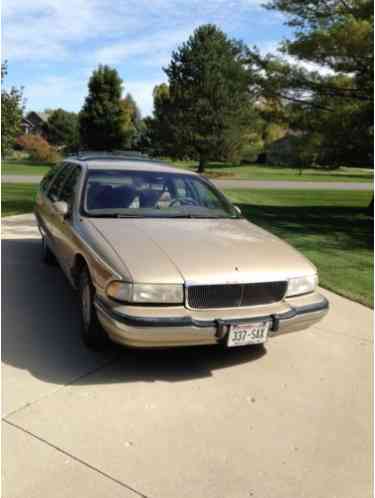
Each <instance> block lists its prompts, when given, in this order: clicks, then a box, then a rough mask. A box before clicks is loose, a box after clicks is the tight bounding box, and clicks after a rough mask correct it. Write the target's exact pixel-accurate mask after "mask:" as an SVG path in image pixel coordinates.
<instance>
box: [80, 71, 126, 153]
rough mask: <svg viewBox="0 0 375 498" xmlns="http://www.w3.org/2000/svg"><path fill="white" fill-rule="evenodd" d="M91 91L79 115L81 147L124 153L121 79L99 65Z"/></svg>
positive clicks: (124, 135)
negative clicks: (119, 150)
mask: <svg viewBox="0 0 375 498" xmlns="http://www.w3.org/2000/svg"><path fill="white" fill-rule="evenodd" d="M88 87H89V94H88V96H87V97H86V100H85V103H84V105H83V107H82V110H81V112H80V113H79V131H80V137H81V143H82V145H84V146H85V147H88V148H89V149H92V150H113V149H121V147H123V144H124V141H125V139H126V133H125V129H124V120H125V116H124V112H123V108H122V106H121V94H122V80H121V78H120V77H119V75H118V73H117V71H116V69H113V68H111V67H109V66H102V65H100V66H99V67H98V69H96V70H95V71H94V72H93V74H92V76H91V78H90V80H89V84H88Z"/></svg>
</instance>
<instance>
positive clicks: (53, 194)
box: [47, 164, 74, 202]
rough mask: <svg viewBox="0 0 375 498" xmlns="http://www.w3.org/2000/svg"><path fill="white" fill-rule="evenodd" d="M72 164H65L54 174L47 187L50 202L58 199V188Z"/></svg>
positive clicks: (67, 174)
mask: <svg viewBox="0 0 375 498" xmlns="http://www.w3.org/2000/svg"><path fill="white" fill-rule="evenodd" d="M73 167H74V166H73V165H71V164H67V165H65V166H64V167H63V168H62V169H61V170H60V171H59V172H58V173H57V175H56V176H55V178H54V179H53V181H52V184H51V186H50V187H49V189H48V192H47V196H48V198H49V199H50V200H51V201H52V202H56V201H58V200H59V193H60V189H61V187H62V185H63V183H64V182H65V180H66V178H67V177H68V176H69V174H70V173H71V171H72V168H73Z"/></svg>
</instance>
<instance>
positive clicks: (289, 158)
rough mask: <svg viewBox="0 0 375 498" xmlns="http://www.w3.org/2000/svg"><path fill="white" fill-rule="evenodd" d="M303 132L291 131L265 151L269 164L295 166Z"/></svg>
mask: <svg viewBox="0 0 375 498" xmlns="http://www.w3.org/2000/svg"><path fill="white" fill-rule="evenodd" d="M302 136H303V132H301V131H292V130H289V131H288V132H287V133H286V135H284V136H283V137H281V138H279V139H278V140H275V141H274V142H272V143H270V144H269V145H268V146H267V148H266V151H265V154H266V158H267V159H266V161H267V163H268V164H272V165H275V166H293V165H294V164H295V163H296V162H298V145H299V142H300V139H301V137H302Z"/></svg>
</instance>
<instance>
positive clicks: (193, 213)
mask: <svg viewBox="0 0 375 498" xmlns="http://www.w3.org/2000/svg"><path fill="white" fill-rule="evenodd" d="M83 212H84V213H85V214H86V215H87V216H93V217H107V216H108V217H119V218H120V217H124V218H127V217H129V218H133V217H136V218H145V217H147V218H155V217H157V218H238V217H239V214H238V212H237V211H236V209H235V208H234V207H233V206H232V204H230V202H229V201H227V199H226V198H225V197H224V195H223V194H221V193H220V192H219V191H218V190H217V189H216V188H215V187H213V186H212V185H211V184H209V183H208V182H206V181H204V180H203V179H201V178H200V177H198V176H193V175H188V174H182V173H164V172H157V171H124V170H110V171H108V170H93V171H90V172H89V173H88V177H87V182H86V186H85V191H84V195H83Z"/></svg>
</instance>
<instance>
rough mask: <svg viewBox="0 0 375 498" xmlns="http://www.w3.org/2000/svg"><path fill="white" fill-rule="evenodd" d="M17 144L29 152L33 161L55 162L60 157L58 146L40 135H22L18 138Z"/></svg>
mask: <svg viewBox="0 0 375 498" xmlns="http://www.w3.org/2000/svg"><path fill="white" fill-rule="evenodd" d="M17 145H18V146H19V147H20V148H21V149H23V150H25V151H26V152H28V153H29V155H30V159H32V160H33V161H40V162H43V163H55V162H57V161H58V159H59V154H58V152H57V149H56V147H53V146H52V145H50V144H49V143H48V142H47V140H46V139H45V138H43V137H41V136H40V135H21V136H20V137H18V138H17Z"/></svg>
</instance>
